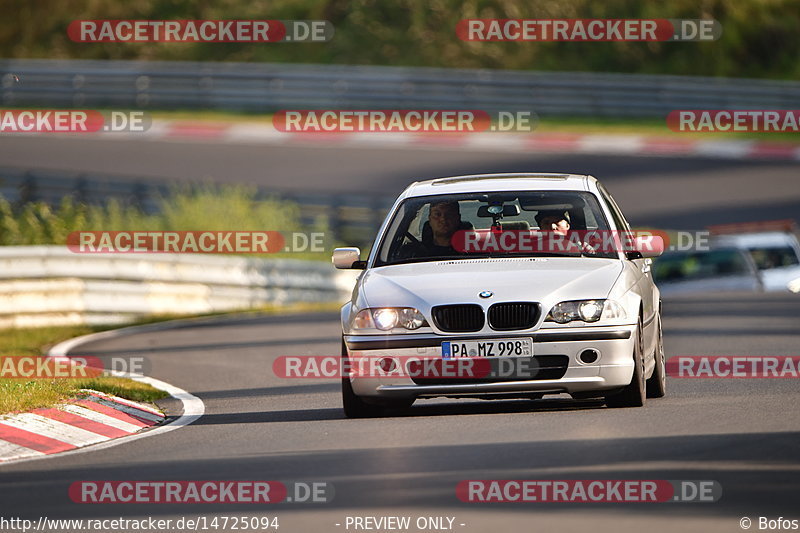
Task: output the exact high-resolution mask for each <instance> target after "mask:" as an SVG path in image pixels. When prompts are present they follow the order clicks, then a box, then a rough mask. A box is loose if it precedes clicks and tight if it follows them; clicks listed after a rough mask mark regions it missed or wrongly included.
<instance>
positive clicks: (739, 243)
mask: <svg viewBox="0 0 800 533" xmlns="http://www.w3.org/2000/svg"><path fill="white" fill-rule="evenodd" d="M715 242H716V243H717V244H718V245H723V246H732V247H736V248H739V249H741V250H745V251H746V252H747V253H749V254H750V256H751V257H752V259H753V262H754V263H755V266H756V268H757V269H758V275H759V277H760V278H761V284H762V286H763V288H764V290H765V291H769V292H772V291H788V290H789V284H790V283H792V282H793V281H794V280H797V279H800V244H799V243H798V241H797V237H796V236H795V235H794V234H793V233H791V232H788V231H768V232H755V233H740V234H735V235H733V234H731V235H720V236H717V237H716V238H715Z"/></svg>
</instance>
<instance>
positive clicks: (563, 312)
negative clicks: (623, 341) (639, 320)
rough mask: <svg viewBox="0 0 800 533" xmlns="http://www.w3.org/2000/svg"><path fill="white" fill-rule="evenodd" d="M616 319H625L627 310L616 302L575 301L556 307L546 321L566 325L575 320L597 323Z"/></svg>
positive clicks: (559, 304)
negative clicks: (601, 320)
mask: <svg viewBox="0 0 800 533" xmlns="http://www.w3.org/2000/svg"><path fill="white" fill-rule="evenodd" d="M615 318H625V310H624V309H623V308H622V306H621V305H619V304H618V303H617V302H615V301H614V300H574V301H571V302H561V303H558V304H556V305H554V306H553V308H552V309H551V310H550V312H549V313H548V314H547V318H545V321H547V322H557V323H559V324H566V323H567V322H572V321H573V320H580V321H583V322H597V321H598V320H600V319H615Z"/></svg>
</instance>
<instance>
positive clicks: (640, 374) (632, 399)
mask: <svg viewBox="0 0 800 533" xmlns="http://www.w3.org/2000/svg"><path fill="white" fill-rule="evenodd" d="M642 343H643V339H642V317H641V316H640V317H639V322H638V324H637V325H636V342H635V343H634V345H633V360H634V363H635V364H634V366H633V377H632V378H631V382H630V384H629V385H628V386H627V387H625V388H624V389H622V392H619V393H617V394H613V395H611V396H606V405H607V406H608V407H642V406H643V405H644V402H645V398H646V394H645V389H646V385H645V379H644V350H643V346H642Z"/></svg>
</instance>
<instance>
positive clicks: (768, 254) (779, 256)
mask: <svg viewBox="0 0 800 533" xmlns="http://www.w3.org/2000/svg"><path fill="white" fill-rule="evenodd" d="M749 251H750V255H751V256H752V257H753V261H754V262H755V264H756V266H757V267H758V269H759V270H769V269H771V268H781V267H789V266H795V265H797V264H798V260H797V253H795V251H794V249H793V248H791V247H790V246H786V247H773V248H750V250H749Z"/></svg>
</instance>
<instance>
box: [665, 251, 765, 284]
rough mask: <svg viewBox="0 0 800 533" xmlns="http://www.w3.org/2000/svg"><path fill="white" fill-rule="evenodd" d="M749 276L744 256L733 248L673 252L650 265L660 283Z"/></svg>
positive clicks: (748, 268)
mask: <svg viewBox="0 0 800 533" xmlns="http://www.w3.org/2000/svg"><path fill="white" fill-rule="evenodd" d="M750 274H752V272H751V270H750V267H748V265H747V260H746V258H745V256H744V255H743V254H742V252H740V251H739V250H736V249H730V250H711V251H707V252H673V253H668V254H664V255H663V256H661V257H659V258H658V259H657V260H656V261H655V263H654V264H653V277H654V278H655V280H656V282H659V283H662V282H674V281H689V280H693V279H703V278H713V277H719V276H737V275H738V276H741V275H750Z"/></svg>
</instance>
